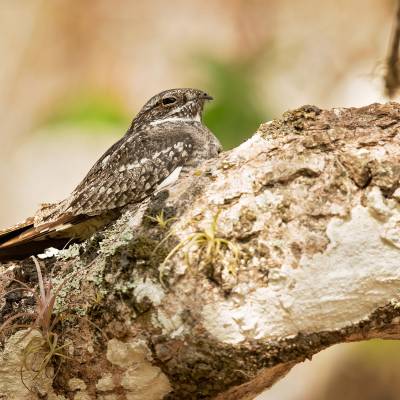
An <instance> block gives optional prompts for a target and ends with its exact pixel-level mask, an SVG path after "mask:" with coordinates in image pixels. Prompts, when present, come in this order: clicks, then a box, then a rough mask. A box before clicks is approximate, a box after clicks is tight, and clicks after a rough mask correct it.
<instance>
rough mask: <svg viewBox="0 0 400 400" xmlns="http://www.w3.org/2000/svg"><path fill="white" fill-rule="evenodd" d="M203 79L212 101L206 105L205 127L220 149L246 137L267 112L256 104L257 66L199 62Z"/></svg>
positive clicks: (214, 61)
mask: <svg viewBox="0 0 400 400" xmlns="http://www.w3.org/2000/svg"><path fill="white" fill-rule="evenodd" d="M200 62H201V63H202V67H203V69H204V71H205V74H206V76H207V83H208V84H207V90H208V92H209V93H210V94H211V95H212V96H213V97H214V100H213V101H212V102H211V103H210V104H209V105H207V107H206V110H205V115H204V122H205V124H206V125H207V126H208V127H209V128H210V129H211V130H212V131H213V132H214V133H215V134H216V135H217V136H218V138H219V139H220V140H221V142H222V145H223V147H224V149H230V148H232V147H235V146H237V145H238V144H240V143H242V142H243V141H244V140H245V139H247V138H248V137H250V136H251V135H252V134H253V133H254V132H255V131H256V130H257V128H258V127H259V125H260V123H262V122H264V121H268V119H269V118H270V112H269V111H268V110H265V109H264V108H263V107H262V106H261V105H260V102H258V98H259V90H258V88H257V85H256V82H255V81H254V80H253V76H254V71H255V68H256V67H257V65H256V63H255V62H253V61H252V60H247V61H219V60H216V59H212V58H209V57H204V58H203V59H201V60H200Z"/></svg>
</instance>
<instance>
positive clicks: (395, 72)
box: [384, 0, 400, 98]
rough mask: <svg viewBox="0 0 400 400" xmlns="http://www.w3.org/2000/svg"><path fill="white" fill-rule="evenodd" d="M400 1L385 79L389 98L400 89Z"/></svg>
mask: <svg viewBox="0 0 400 400" xmlns="http://www.w3.org/2000/svg"><path fill="white" fill-rule="evenodd" d="M399 46H400V0H398V2H397V13H396V22H395V29H394V33H393V37H392V42H391V44H390V50H389V56H388V58H387V61H386V74H385V78H384V82H385V93H386V95H387V96H388V97H389V98H392V97H394V95H395V94H396V93H397V91H398V89H399V87H400V62H399V61H400V60H399Z"/></svg>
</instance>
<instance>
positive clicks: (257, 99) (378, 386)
mask: <svg viewBox="0 0 400 400" xmlns="http://www.w3.org/2000/svg"><path fill="white" fill-rule="evenodd" d="M394 9H395V2H394V0H352V1H345V0H326V1H324V2H321V1H318V0H300V1H296V2H294V1H290V0H213V1H211V0H191V1H186V0H170V1H168V2H166V1H162V0H151V1H139V0H115V1H106V0H93V1H74V2H72V1H70V0H58V1H54V0H24V1H23V2H17V1H13V0H2V1H1V2H0V116H1V118H0V121H1V135H0V179H1V189H0V190H1V192H0V193H1V196H0V228H1V227H5V226H7V225H8V224H13V223H15V222H18V221H19V220H22V219H24V218H25V217H27V216H29V215H31V214H32V213H33V212H34V211H35V209H36V208H37V206H38V204H39V203H40V202H51V201H58V200H61V199H63V198H64V197H66V196H67V195H68V194H69V193H70V192H71V191H72V190H73V188H74V187H75V186H76V185H77V184H78V183H79V181H80V180H81V179H82V178H83V176H84V175H85V173H86V172H87V171H88V169H89V168H90V166H91V165H92V164H93V163H94V162H95V161H96V160H97V159H98V158H99V157H100V156H101V154H102V153H103V152H104V151H105V150H106V149H107V148H108V147H109V146H110V145H111V144H112V143H113V142H114V141H116V140H117V139H118V138H119V137H120V136H122V135H123V134H124V132H125V130H126V129H127V127H128V126H129V123H130V121H131V119H132V118H133V116H134V115H135V113H136V112H137V111H138V110H139V109H140V107H141V106H142V105H143V104H144V103H145V102H146V101H147V100H148V98H149V97H151V96H152V95H154V94H155V93H157V92H159V91H161V90H164V89H167V88H172V87H197V88H200V89H203V90H205V91H207V92H209V93H210V94H212V95H213V96H214V98H215V101H213V102H212V103H210V104H209V105H208V107H207V110H206V114H205V117H204V120H205V122H206V124H207V125H208V126H209V127H210V128H211V130H213V131H214V132H215V133H216V135H217V136H218V137H219V138H220V139H221V141H222V143H223V145H224V147H225V149H229V148H232V147H234V146H236V145H238V144H240V143H241V142H243V141H244V140H246V138H248V137H249V136H251V135H252V134H253V133H254V132H255V131H256V129H257V127H258V126H259V124H260V123H261V122H265V121H268V120H270V119H272V118H278V117H280V115H281V114H282V113H283V112H284V111H285V110H288V109H292V108H295V107H298V106H301V105H303V104H315V105H317V106H319V107H325V108H328V107H341V106H361V105H365V104H369V103H372V102H376V101H379V102H382V101H385V98H384V97H383V94H382V93H383V89H382V88H383V84H382V76H383V74H384V61H385V55H386V52H387V47H388V40H389V37H390V32H391V26H392V22H393V20H394ZM371 349H372V350H371ZM398 350H399V347H398V345H397V344H396V343H392V344H391V345H390V346H387V345H386V346H383V345H381V344H379V345H377V344H376V342H372V343H369V344H368V346H367V345H365V344H360V345H357V344H356V345H347V346H339V347H337V348H336V347H335V348H332V349H330V350H328V351H326V352H323V353H321V354H320V355H318V356H316V360H315V361H313V362H311V363H310V362H309V361H307V362H306V363H304V364H302V365H299V366H297V367H296V368H295V370H293V371H292V372H291V373H290V374H289V375H288V377H286V378H285V379H284V380H282V381H281V382H280V383H279V384H278V385H276V387H274V388H273V389H272V391H270V392H269V393H266V394H264V395H262V396H260V399H271V400H272V399H274V400H275V399H277V400H281V399H282V400H300V399H311V400H317V399H328V400H329V399H337V398H340V399H349V400H350V399H351V400H353V399H360V398H363V399H368V400H372V399H382V398H385V399H388V400H391V399H392V398H393V399H395V398H396V399H397V398H399V397H393V396H392V397H390V396H391V393H392V394H393V393H396V392H395V391H394V390H395V389H397V393H399V388H398V387H397V388H396V385H397V386H398V385H399V384H398V383H396V382H400V379H399V378H400V369H399V368H396V367H394V368H393V365H395V364H396V363H397V361H396V360H398V359H399V357H398V356H396V359H394V356H393V354H394V353H395V352H398ZM389 354H392V355H391V357H389ZM396 366H397V364H396ZM385 368H386V369H385ZM378 370H379V371H381V372H380V373H379V376H378V375H375V374H376V373H377V372H378ZM382 371H387V374H386V372H385V373H384V372H382ZM363 377H364V378H363ZM371 377H372V378H371ZM362 382H364V384H363V383H362ZM352 385H353V386H352ZM361 386H363V387H365V388H368V390H367V394H365V396H360V395H357V388H358V389H359V390H361ZM383 388H384V389H385V390H386V391H385V396H380V395H379V393H383V392H382V390H383ZM368 396H369V397H368Z"/></svg>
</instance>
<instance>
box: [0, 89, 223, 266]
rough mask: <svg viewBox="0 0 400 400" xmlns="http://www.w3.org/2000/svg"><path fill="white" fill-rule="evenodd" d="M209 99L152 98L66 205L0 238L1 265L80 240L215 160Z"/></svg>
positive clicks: (178, 93) (198, 94) (183, 94)
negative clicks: (173, 178)
mask: <svg viewBox="0 0 400 400" xmlns="http://www.w3.org/2000/svg"><path fill="white" fill-rule="evenodd" d="M210 99H211V97H210V96H209V95H207V94H206V93H204V92H202V91H200V90H196V89H171V90H166V91H164V92H161V93H159V94H157V95H156V96H154V97H152V98H151V99H150V100H149V101H148V102H147V103H146V104H145V105H144V106H143V108H142V109H141V110H140V112H139V113H138V115H137V116H136V117H135V119H134V120H133V121H132V124H131V126H130V128H129V129H128V131H127V133H126V134H125V135H124V136H123V137H122V138H121V139H120V140H119V141H118V142H116V143H115V144H114V145H113V146H111V147H110V149H108V150H107V151H106V152H105V153H104V155H103V156H102V157H101V158H100V159H99V160H98V161H97V163H96V164H95V165H94V166H93V167H92V168H91V170H90V171H89V173H88V174H87V175H86V177H85V178H84V179H83V180H82V182H81V183H80V184H79V185H78V186H77V187H76V189H75V190H74V191H73V192H72V194H71V195H70V196H69V197H68V198H67V199H65V200H64V201H62V202H60V203H58V204H53V205H45V206H43V207H42V208H41V209H40V210H39V212H38V213H37V214H36V215H35V217H34V218H33V219H32V218H30V219H28V220H27V222H26V224H20V225H18V226H16V227H15V229H13V228H10V229H8V230H6V231H4V232H0V260H1V259H9V258H14V257H20V256H26V254H27V253H30V252H32V251H33V252H37V251H41V250H43V249H45V248H46V247H49V245H53V246H54V245H58V243H56V242H60V244H61V243H63V242H65V241H66V240H70V239H81V240H82V239H84V238H86V237H87V236H88V235H90V234H91V233H93V231H94V230H97V229H99V228H100V227H101V226H103V225H104V224H106V223H108V222H110V220H112V219H115V218H116V217H117V216H118V215H119V214H120V212H121V210H122V209H123V208H124V207H125V206H126V205H128V204H134V203H138V202H140V201H142V200H143V199H145V198H146V197H148V196H150V195H151V194H152V193H154V191H155V189H156V188H157V186H158V185H159V184H160V183H161V182H162V181H163V180H165V179H166V178H167V177H168V176H169V175H170V174H171V173H172V172H173V171H174V170H175V169H176V168H179V167H184V168H185V169H187V168H191V167H195V166H196V165H198V164H199V163H201V162H202V161H204V160H206V159H209V158H212V157H215V156H217V154H218V153H219V152H220V151H221V145H220V143H219V141H218V139H216V137H215V136H214V135H213V134H212V132H211V131H210V130H208V129H207V128H206V127H205V126H204V125H203V124H202V122H201V117H202V111H203V106H204V103H205V101H206V100H210ZM46 241H47V242H48V243H47V242H46ZM33 242H35V243H33Z"/></svg>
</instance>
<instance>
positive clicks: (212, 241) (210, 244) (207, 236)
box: [160, 212, 239, 281]
mask: <svg viewBox="0 0 400 400" xmlns="http://www.w3.org/2000/svg"><path fill="white" fill-rule="evenodd" d="M218 217H219V212H218V213H217V214H216V215H215V216H214V217H213V220H212V223H211V225H210V226H209V227H208V228H205V229H204V230H203V231H200V232H195V233H192V234H191V235H189V236H187V237H186V238H184V239H182V240H181V241H180V242H179V243H178V244H177V245H176V246H175V247H174V248H173V249H172V250H171V251H170V252H169V254H168V255H167V257H166V258H165V260H164V262H163V265H165V263H166V262H167V261H168V260H170V259H171V258H172V257H173V256H174V255H175V254H176V253H178V252H179V250H181V249H182V248H184V247H186V251H185V259H186V262H187V264H188V265H189V266H190V265H192V260H191V259H190V249H191V248H192V246H196V247H197V248H199V251H200V254H201V255H200V257H201V256H202V255H204V256H203V257H202V259H201V261H202V262H203V263H204V264H205V265H212V264H215V262H216V261H218V260H220V259H221V258H222V257H223V254H222V250H223V248H225V249H228V250H229V251H230V252H231V253H232V254H233V256H234V261H233V263H230V264H229V266H228V270H229V273H231V274H232V275H236V273H237V268H238V263H239V249H238V247H237V246H236V245H235V244H234V243H232V242H231V241H230V240H228V239H224V238H222V237H219V236H218V233H217V232H218ZM163 265H162V266H161V268H160V278H161V281H162V276H163V273H164V268H163Z"/></svg>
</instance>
